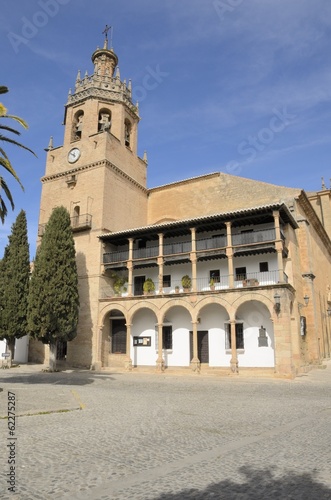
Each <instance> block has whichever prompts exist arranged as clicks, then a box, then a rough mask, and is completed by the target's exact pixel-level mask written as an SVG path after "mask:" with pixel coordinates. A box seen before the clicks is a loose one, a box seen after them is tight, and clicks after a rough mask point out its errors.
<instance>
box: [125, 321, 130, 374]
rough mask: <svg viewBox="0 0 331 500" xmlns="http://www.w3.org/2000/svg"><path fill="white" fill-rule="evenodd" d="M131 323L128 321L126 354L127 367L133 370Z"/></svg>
mask: <svg viewBox="0 0 331 500" xmlns="http://www.w3.org/2000/svg"><path fill="white" fill-rule="evenodd" d="M131 326H132V325H131V323H126V356H125V362H124V363H125V368H126V370H128V371H131V370H132V359H131V356H130V349H131Z"/></svg>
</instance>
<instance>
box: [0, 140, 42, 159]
mask: <svg viewBox="0 0 331 500" xmlns="http://www.w3.org/2000/svg"><path fill="white" fill-rule="evenodd" d="M0 140H1V141H4V142H8V143H9V144H14V146H18V147H19V148H23V149H26V151H29V152H30V153H32V154H33V155H34V156H35V157H36V158H37V155H36V153H34V152H33V151H32V149H30V148H28V147H27V146H24V145H23V144H21V143H20V142H17V141H15V140H14V139H11V138H10V137H4V136H1V139H0Z"/></svg>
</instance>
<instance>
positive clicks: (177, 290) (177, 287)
mask: <svg viewBox="0 0 331 500" xmlns="http://www.w3.org/2000/svg"><path fill="white" fill-rule="evenodd" d="M175 292H176V293H179V286H178V285H176V286H175Z"/></svg>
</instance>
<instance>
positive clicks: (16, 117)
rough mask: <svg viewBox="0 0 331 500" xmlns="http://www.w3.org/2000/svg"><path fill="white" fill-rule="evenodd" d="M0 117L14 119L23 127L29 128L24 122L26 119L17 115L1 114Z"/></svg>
mask: <svg viewBox="0 0 331 500" xmlns="http://www.w3.org/2000/svg"><path fill="white" fill-rule="evenodd" d="M1 118H11V119H12V120H15V121H16V122H18V123H19V124H20V125H22V127H23V128H25V129H27V128H29V126H28V124H27V123H26V121H25V120H23V118H20V117H19V116H15V115H3V116H1Z"/></svg>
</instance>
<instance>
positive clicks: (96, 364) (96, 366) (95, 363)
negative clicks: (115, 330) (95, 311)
mask: <svg viewBox="0 0 331 500" xmlns="http://www.w3.org/2000/svg"><path fill="white" fill-rule="evenodd" d="M103 328H104V325H99V326H98V329H97V332H98V333H97V336H96V342H95V349H94V353H95V355H94V356H95V357H94V360H92V365H91V369H92V370H101V367H102V359H101V358H102V335H103Z"/></svg>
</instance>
